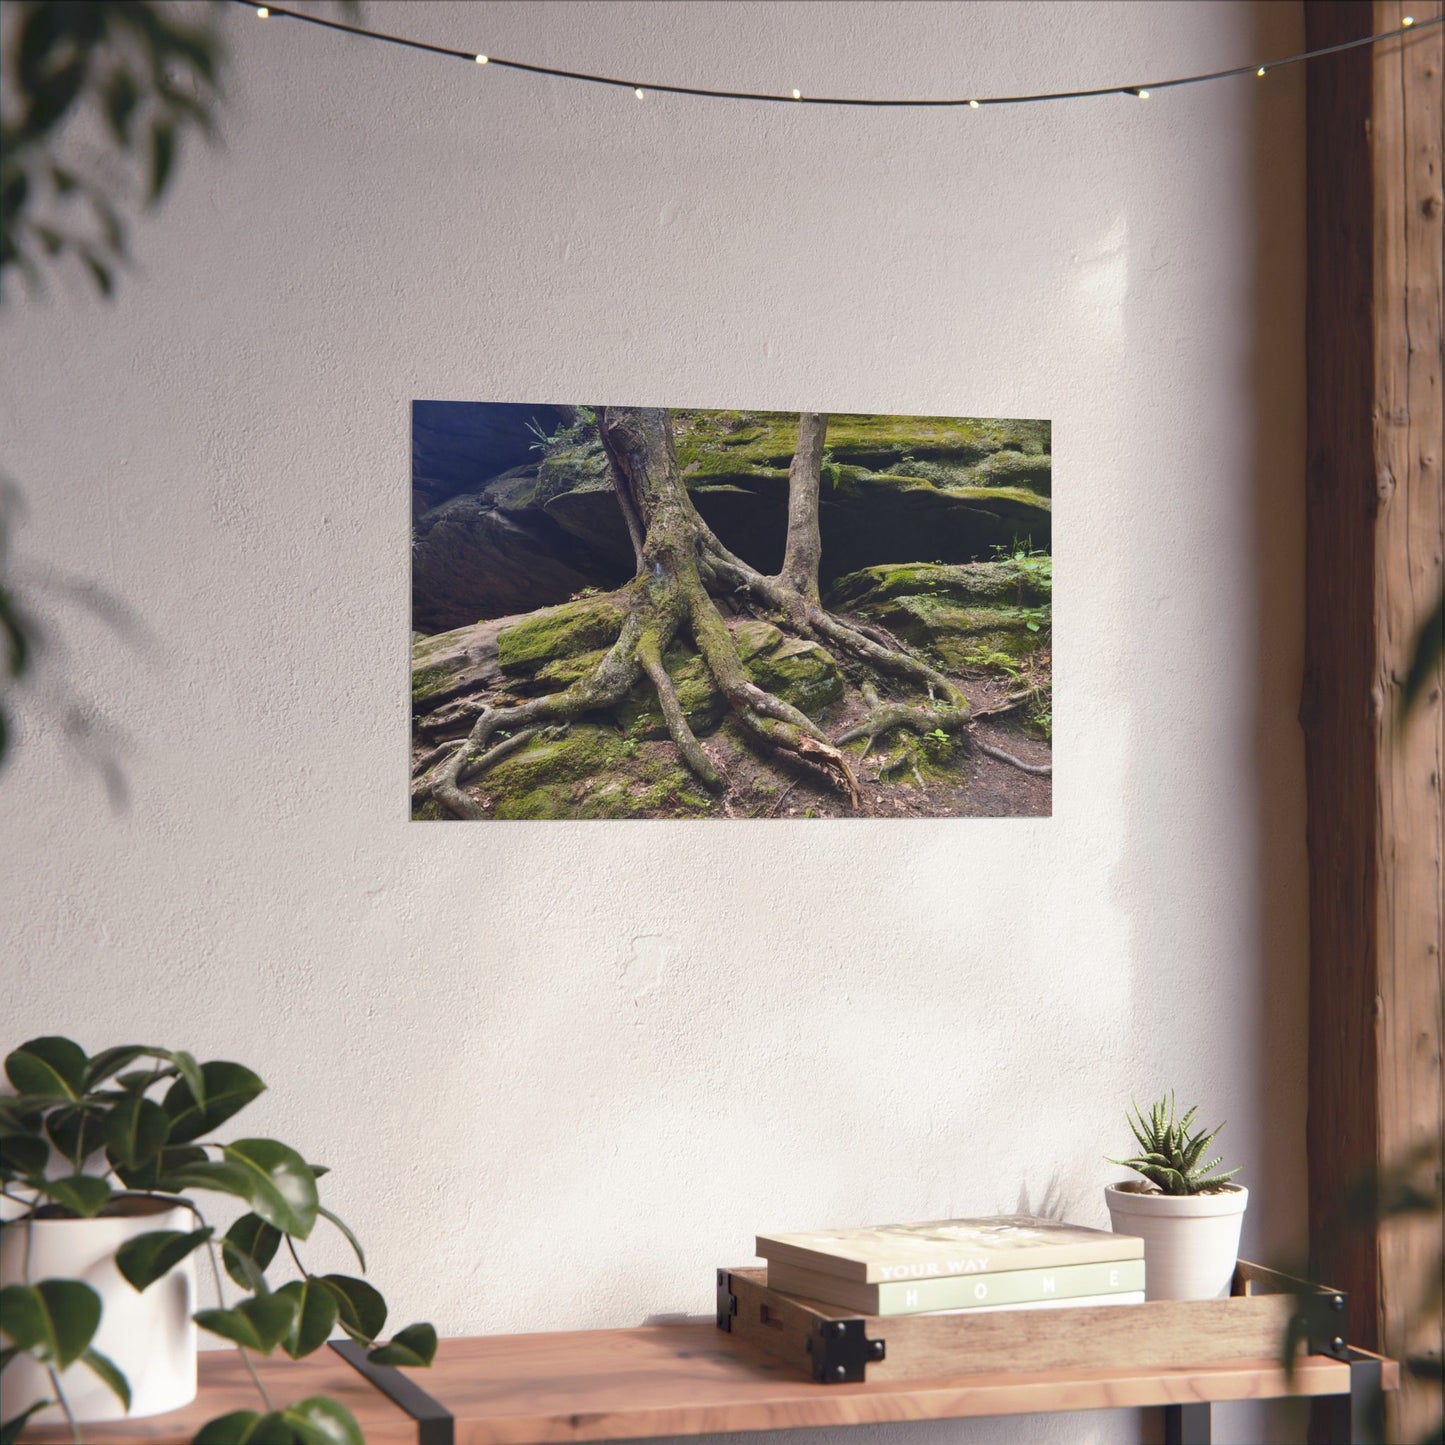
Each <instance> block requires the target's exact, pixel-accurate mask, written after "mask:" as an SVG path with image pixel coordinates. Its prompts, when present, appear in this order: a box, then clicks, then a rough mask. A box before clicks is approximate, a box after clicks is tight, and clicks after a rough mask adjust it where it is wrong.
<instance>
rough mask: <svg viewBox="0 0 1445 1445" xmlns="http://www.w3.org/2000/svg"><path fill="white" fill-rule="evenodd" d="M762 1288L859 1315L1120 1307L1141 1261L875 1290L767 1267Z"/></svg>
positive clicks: (1135, 1283) (900, 1283) (1138, 1277)
mask: <svg viewBox="0 0 1445 1445" xmlns="http://www.w3.org/2000/svg"><path fill="white" fill-rule="evenodd" d="M768 1287H769V1288H770V1289H776V1290H781V1291H782V1292H783V1293H784V1294H792V1295H802V1296H803V1298H805V1299H812V1300H819V1301H822V1302H823V1303H825V1304H832V1305H842V1306H844V1308H846V1309H850V1310H858V1311H859V1312H860V1313H861V1314H865V1315H911V1314H925V1313H929V1312H932V1311H935V1310H939V1311H950V1312H951V1311H955V1310H975V1309H990V1308H992V1309H998V1308H1000V1307H1005V1306H1027V1305H1046V1304H1054V1303H1063V1302H1065V1301H1068V1300H1085V1299H1087V1300H1088V1301H1089V1303H1091V1304H1122V1303H1126V1302H1129V1299H1132V1297H1133V1296H1135V1295H1137V1296H1138V1297H1139V1298H1140V1299H1142V1298H1143V1295H1142V1294H1140V1293H1139V1292H1140V1291H1141V1290H1143V1288H1144V1261H1143V1260H1142V1259H1116V1260H1105V1261H1104V1262H1102V1263H1099V1264H1066V1265H1062V1266H1060V1267H1059V1268H1058V1269H1008V1270H1000V1271H999V1272H998V1273H997V1274H944V1275H937V1276H935V1277H933V1278H932V1279H916V1280H907V1279H901V1280H894V1281H892V1282H889V1283H881V1284H868V1283H866V1282H865V1281H863V1280H852V1279H840V1278H839V1277H838V1276H837V1275H835V1274H820V1273H819V1272H818V1271H817V1270H813V1269H800V1268H799V1267H798V1266H796V1265H791V1264H782V1263H776V1264H774V1263H770V1264H769V1265H768ZM1126 1297H1128V1298H1126Z"/></svg>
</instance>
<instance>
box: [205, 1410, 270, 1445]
mask: <svg viewBox="0 0 1445 1445" xmlns="http://www.w3.org/2000/svg"><path fill="white" fill-rule="evenodd" d="M191 1445H296V1434H295V1432H294V1431H293V1430H292V1429H291V1427H290V1426H289V1425H287V1424H286V1422H285V1421H284V1420H283V1419H282V1418H281V1416H280V1415H279V1414H274V1413H273V1414H270V1415H262V1414H259V1413H258V1412H257V1411H255V1410H233V1411H232V1412H231V1413H230V1414H229V1415H219V1416H217V1417H216V1419H214V1420H208V1421H207V1422H206V1423H205V1424H204V1425H202V1426H201V1428H200V1429H199V1430H198V1431H197V1432H196V1433H195V1434H194V1435H193V1436H192V1437H191Z"/></svg>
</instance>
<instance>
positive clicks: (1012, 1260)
mask: <svg viewBox="0 0 1445 1445" xmlns="http://www.w3.org/2000/svg"><path fill="white" fill-rule="evenodd" d="M758 1253H759V1254H760V1255H761V1256H762V1257H763V1258H764V1259H765V1260H767V1262H768V1286H769V1288H771V1289H775V1290H778V1291H780V1292H781V1293H783V1294H790V1295H799V1296H801V1297H802V1298H804V1299H810V1300H816V1301H818V1302H820V1303H822V1304H829V1305H838V1306H841V1307H842V1308H844V1309H850V1310H857V1311H858V1312H859V1313H860V1314H869V1315H909V1314H925V1313H933V1312H938V1313H942V1312H953V1311H961V1310H970V1311H972V1310H1009V1309H1041V1308H1048V1307H1050V1306H1053V1307H1058V1306H1065V1305H1104V1304H1107V1305H1122V1304H1142V1303H1143V1300H1144V1241H1143V1240H1142V1239H1138V1238H1135V1237H1134V1236H1133V1235H1129V1234H1111V1233H1109V1232H1108V1231H1107V1230H1102V1229H1086V1228H1085V1227H1083V1226H1082V1225H1078V1224H1061V1223H1059V1221H1057V1220H1054V1219H1036V1218H1034V1217H1033V1216H1032V1215H1027V1214H1006V1215H999V1216H996V1217H993V1218H988V1219H938V1220H932V1221H929V1222H928V1223H924V1224H882V1225H876V1226H874V1227H871V1228H867V1229H832V1230H818V1231H814V1232H810V1233H805V1234H760V1235H759V1236H758Z"/></svg>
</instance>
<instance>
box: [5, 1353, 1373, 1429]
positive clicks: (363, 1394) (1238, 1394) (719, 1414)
mask: <svg viewBox="0 0 1445 1445" xmlns="http://www.w3.org/2000/svg"><path fill="white" fill-rule="evenodd" d="M260 1365H261V1368H262V1371H263V1375H264V1378H265V1379H266V1380H267V1383H268V1388H271V1389H272V1391H273V1394H274V1396H275V1398H276V1400H277V1403H278V1404H280V1403H282V1402H287V1403H289V1402H291V1401H294V1400H297V1399H301V1398H303V1397H304V1396H307V1395H313V1394H330V1395H333V1396H335V1397H336V1398H338V1399H340V1400H341V1401H342V1402H343V1403H344V1404H346V1405H347V1407H348V1408H349V1409H350V1410H351V1411H352V1413H353V1414H355V1415H356V1416H357V1418H358V1420H360V1422H361V1424H362V1428H363V1430H364V1431H365V1433H366V1438H367V1440H368V1441H369V1442H370V1445H400V1442H403V1441H407V1442H414V1441H415V1440H416V1439H417V1430H416V1425H415V1423H414V1422H412V1421H411V1420H410V1419H409V1418H408V1417H407V1416H406V1414H405V1413H404V1412H403V1411H402V1410H401V1409H400V1408H399V1407H397V1406H395V1405H393V1404H392V1403H391V1402H390V1401H388V1400H386V1399H384V1398H383V1397H382V1396H381V1395H379V1394H378V1393H377V1392H376V1391H375V1390H373V1388H372V1387H371V1385H370V1384H368V1383H367V1382H366V1381H365V1380H364V1379H363V1378H362V1377H361V1376H360V1375H359V1374H357V1373H356V1372H355V1371H354V1370H352V1369H351V1367H350V1366H349V1365H347V1364H345V1363H344V1362H343V1361H342V1360H340V1359H338V1358H337V1357H336V1356H335V1355H333V1354H332V1353H331V1352H330V1351H323V1352H321V1353H319V1354H317V1355H314V1356H311V1357H310V1358H309V1359H306V1360H302V1361H299V1362H294V1363H293V1362H291V1361H288V1360H270V1361H261V1362H260ZM1384 1370H1385V1385H1386V1388H1395V1386H1396V1385H1397V1383H1398V1367H1397V1366H1395V1365H1393V1364H1392V1363H1391V1362H1389V1361H1386V1362H1385V1365H1384ZM405 1373H406V1375H407V1377H408V1378H409V1379H411V1380H413V1381H414V1382H415V1383H416V1384H417V1385H419V1386H420V1387H421V1388H422V1389H423V1390H425V1391H426V1392H427V1393H428V1394H429V1395H431V1396H432V1397H433V1398H434V1399H436V1400H438V1401H439V1402H440V1403H441V1404H443V1405H444V1406H445V1407H446V1408H447V1409H448V1410H450V1411H451V1412H452V1414H453V1415H454V1416H455V1417H456V1426H455V1432H456V1433H455V1441H456V1445H523V1442H530V1441H559V1440H624V1439H639V1438H643V1437H648V1436H659V1435H701V1434H710V1433H713V1432H727V1431H739V1430H779V1429H791V1428H796V1427H798V1426H813V1425H833V1426H837V1425H862V1424H878V1423H883V1422H887V1421H895V1420H927V1419H948V1418H965V1417H972V1416H982V1415H1024V1414H1034V1413H1039V1412H1046V1411H1054V1410H1094V1409H1127V1408H1132V1407H1136V1406H1144V1405H1169V1404H1187V1403H1190V1402H1194V1401H1214V1400H1248V1399H1273V1398H1278V1397H1280V1396H1284V1395H1288V1394H1295V1395H1324V1394H1344V1393H1347V1392H1348V1390H1349V1366H1348V1365H1344V1364H1340V1363H1337V1362H1335V1361H1332V1360H1326V1359H1323V1358H1320V1357H1311V1358H1309V1359H1307V1360H1305V1361H1304V1362H1303V1363H1302V1364H1301V1366H1300V1369H1299V1370H1298V1371H1297V1373H1296V1376H1295V1380H1294V1382H1293V1385H1292V1386H1289V1385H1286V1383H1285V1379H1284V1374H1283V1371H1282V1370H1281V1369H1280V1367H1279V1365H1278V1363H1277V1362H1276V1361H1274V1360H1265V1359H1261V1360H1247V1361H1236V1362H1234V1363H1231V1364H1228V1365H1210V1366H1205V1367H1199V1368H1189V1367H1179V1368H1174V1369H1166V1370H1161V1369H1152V1368H1151V1369H1130V1368H1128V1367H1127V1366H1126V1365H1121V1366H1120V1367H1119V1368H1117V1369H1108V1370H1051V1371H1044V1372H1029V1373H1019V1374H1015V1373H1000V1372H996V1371H995V1372H989V1373H984V1374H958V1375H950V1376H945V1377H939V1378H934V1379H917V1380H893V1381H877V1382H872V1383H867V1384H860V1385H819V1384H815V1383H813V1382H812V1381H811V1380H808V1379H805V1378H803V1377H802V1376H801V1375H799V1374H797V1373H796V1372H794V1371H793V1370H790V1369H789V1368H787V1367H786V1366H785V1365H783V1364H782V1363H780V1362H779V1361H777V1360H776V1359H773V1358H772V1357H770V1356H767V1355H764V1354H761V1353H760V1352H758V1351H756V1350H754V1349H753V1348H752V1347H751V1346H750V1345H747V1344H746V1343H744V1342H743V1341H741V1340H739V1339H736V1338H735V1337H734V1336H732V1335H730V1334H725V1333H723V1332H721V1331H719V1330H718V1329H716V1328H715V1327H714V1326H712V1325H710V1324H682V1325H656V1326H644V1327H641V1328H637V1329H622V1330H583V1331H576V1332H571V1333H557V1334H529V1335H491V1336H481V1337H478V1338H472V1339H453V1340H443V1341H442V1342H441V1345H440V1347H439V1349H438V1351H437V1358H436V1363H435V1364H434V1365H433V1366H432V1368H431V1369H429V1370H409V1371H406V1372H405ZM201 1380H202V1389H201V1394H200V1396H199V1398H198V1399H197V1400H196V1401H195V1403H194V1404H192V1405H190V1406H187V1407H186V1409H184V1410H178V1411H175V1412H173V1413H172V1414H169V1415H157V1416H154V1417H152V1418H151V1419H149V1420H134V1421H126V1422H118V1423H116V1424H114V1425H97V1426H90V1427H87V1431H86V1439H87V1440H88V1441H92V1442H94V1445H132V1442H134V1445H184V1442H186V1441H188V1440H189V1439H190V1437H191V1434H192V1433H193V1432H194V1431H195V1430H196V1428H197V1427H198V1426H199V1425H200V1424H201V1422H203V1421H204V1420H208V1419H211V1418H213V1417H214V1416H216V1415H219V1414H223V1413H225V1412H226V1411H228V1410H234V1409H243V1408H248V1409H254V1408H256V1402H255V1391H254V1389H253V1388H252V1387H251V1386H250V1383H249V1381H248V1380H247V1379H246V1376H245V1372H244V1371H243V1369H242V1368H241V1365H240V1362H239V1361H238V1360H237V1358H236V1356H235V1354H234V1352H230V1351H228V1352H225V1353H224V1354H221V1353H214V1354H213V1353H210V1352H208V1353H206V1354H205V1355H203V1356H202V1358H201ZM25 1438H26V1439H27V1440H31V1439H33V1440H36V1441H60V1440H64V1439H65V1438H66V1437H65V1435H64V1433H63V1432H59V1431H56V1430H54V1429H48V1430H46V1431H43V1432H42V1431H35V1432H31V1433H27V1435H26V1437H25Z"/></svg>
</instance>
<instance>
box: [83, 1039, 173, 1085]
mask: <svg viewBox="0 0 1445 1445" xmlns="http://www.w3.org/2000/svg"><path fill="white" fill-rule="evenodd" d="M165 1057H166V1051H165V1050H164V1049H153V1048H151V1047H150V1046H149V1045H148V1044H117V1045H116V1047H115V1048H113V1049H102V1050H101V1051H100V1052H99V1053H98V1054H97V1055H96V1056H95V1057H94V1058H93V1059H91V1061H90V1063H89V1064H88V1065H87V1066H86V1070H85V1087H86V1088H87V1089H94V1088H95V1087H96V1085H97V1084H103V1083H104V1082H105V1081H106V1080H107V1079H109V1078H110V1077H111V1076H112V1075H114V1074H118V1073H120V1071H121V1070H122V1069H123V1068H125V1067H126V1066H127V1065H128V1064H133V1063H135V1061H136V1060H137V1059H145V1058H152V1059H164V1058H165ZM146 1077H147V1078H149V1077H150V1075H149V1074H148V1073H147V1074H146Z"/></svg>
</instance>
